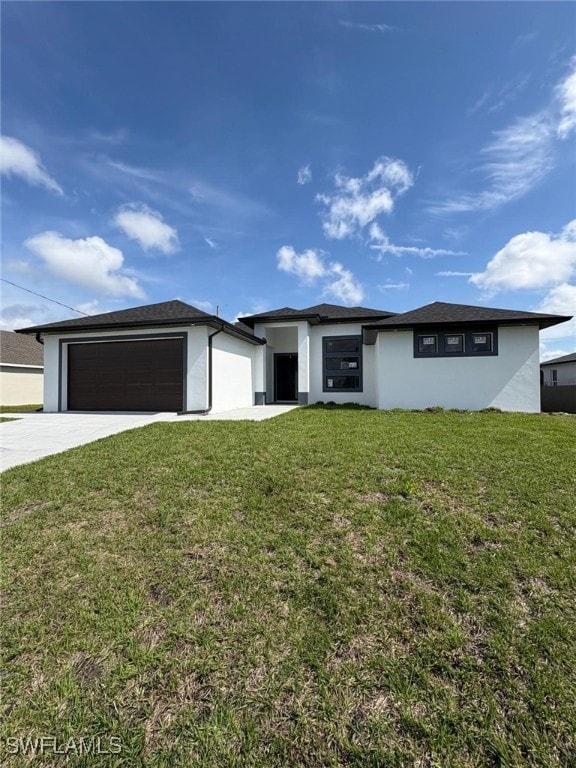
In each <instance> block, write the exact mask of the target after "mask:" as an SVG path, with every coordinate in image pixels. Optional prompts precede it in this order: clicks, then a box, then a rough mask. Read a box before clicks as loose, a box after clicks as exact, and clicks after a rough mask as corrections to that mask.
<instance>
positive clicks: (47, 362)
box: [44, 326, 208, 412]
mask: <svg viewBox="0 0 576 768" xmlns="http://www.w3.org/2000/svg"><path fill="white" fill-rule="evenodd" d="M170 333H174V335H177V334H182V333H185V334H186V336H187V339H185V343H186V352H187V355H186V358H187V369H186V381H187V385H186V397H187V404H186V408H187V410H189V411H199V410H204V409H205V408H206V407H207V406H208V328H207V327H206V326H198V327H192V328H185V327H179V328H162V327H160V328H142V329H139V330H134V329H132V330H117V331H114V330H112V331H96V332H86V333H76V334H70V333H67V334H62V335H58V336H57V335H52V334H50V335H48V334H46V335H45V336H44V411H46V412H54V411H57V410H58V394H59V392H58V388H59V386H60V387H61V392H60V394H61V400H62V410H63V411H65V410H66V409H67V407H68V403H67V397H68V391H67V390H68V387H67V383H68V354H67V351H68V350H67V347H68V345H67V344H62V359H61V361H59V359H58V358H59V346H60V341H64V342H66V341H69V342H75V341H78V340H79V339H85V340H90V341H100V340H105V339H106V338H107V337H111V336H113V337H114V338H116V337H122V338H126V339H127V340H129V339H130V337H132V336H143V335H145V336H153V335H155V334H164V335H166V334H170ZM59 362H60V365H61V371H60V370H59ZM60 374H61V375H60Z"/></svg>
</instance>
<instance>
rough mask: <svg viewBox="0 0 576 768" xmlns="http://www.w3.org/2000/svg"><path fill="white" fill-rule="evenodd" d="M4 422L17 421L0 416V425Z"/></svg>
mask: <svg viewBox="0 0 576 768" xmlns="http://www.w3.org/2000/svg"><path fill="white" fill-rule="evenodd" d="M4 421H18V419H7V418H6V417H5V416H0V424H2V423H3V422H4Z"/></svg>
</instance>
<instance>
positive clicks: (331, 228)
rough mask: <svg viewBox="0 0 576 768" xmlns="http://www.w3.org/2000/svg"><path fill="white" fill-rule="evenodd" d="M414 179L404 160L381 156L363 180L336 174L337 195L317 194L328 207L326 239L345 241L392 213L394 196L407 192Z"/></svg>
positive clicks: (325, 226) (324, 223) (324, 221)
mask: <svg viewBox="0 0 576 768" xmlns="http://www.w3.org/2000/svg"><path fill="white" fill-rule="evenodd" d="M413 183H414V178H413V176H412V174H411V172H410V171H409V170H408V168H407V166H406V165H405V164H404V163H403V162H402V161H401V160H394V159H393V158H389V157H380V158H378V160H376V162H375V163H374V166H373V168H372V169H371V170H370V171H369V172H368V173H367V174H366V175H365V176H361V177H360V178H355V177H348V176H344V175H343V174H336V176H335V178H334V184H335V186H336V190H337V191H336V192H335V193H334V194H332V195H317V196H316V200H317V201H318V202H320V203H323V204H324V205H325V206H326V209H327V210H326V211H325V213H324V214H323V223H322V226H323V229H324V233H325V235H326V236H327V237H329V238H332V239H334V240H342V239H343V238H345V237H351V236H353V235H356V234H358V233H360V232H361V231H362V229H364V227H366V226H367V225H368V224H371V223H372V222H373V221H374V220H375V219H376V218H377V217H378V216H380V215H381V214H383V213H391V211H392V210H393V208H394V199H395V197H397V196H399V195H401V194H403V193H404V192H406V191H407V190H408V189H410V187H411V186H412V185H413Z"/></svg>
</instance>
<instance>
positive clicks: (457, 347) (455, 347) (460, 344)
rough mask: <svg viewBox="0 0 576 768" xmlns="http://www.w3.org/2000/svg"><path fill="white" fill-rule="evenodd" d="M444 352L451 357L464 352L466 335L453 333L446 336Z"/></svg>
mask: <svg viewBox="0 0 576 768" xmlns="http://www.w3.org/2000/svg"><path fill="white" fill-rule="evenodd" d="M444 352H446V353H447V354H449V355H453V354H458V353H462V352H464V334H463V333H451V334H450V335H448V334H446V335H445V336H444Z"/></svg>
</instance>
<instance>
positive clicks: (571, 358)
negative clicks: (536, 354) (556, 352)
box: [540, 352, 576, 366]
mask: <svg viewBox="0 0 576 768" xmlns="http://www.w3.org/2000/svg"><path fill="white" fill-rule="evenodd" d="M562 363H576V352H571V353H570V354H569V355H562V357H555V358H553V359H552V360H545V361H544V362H543V363H540V365H541V366H542V365H562Z"/></svg>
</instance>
